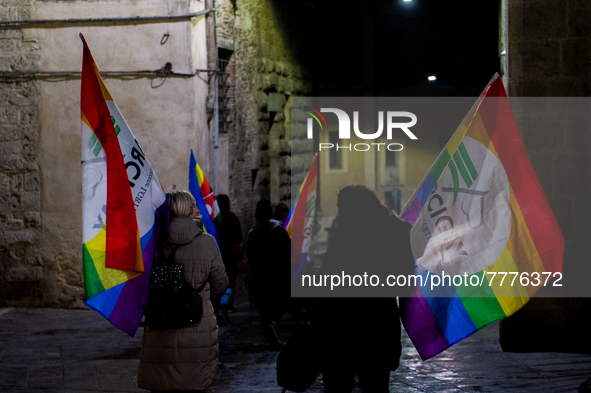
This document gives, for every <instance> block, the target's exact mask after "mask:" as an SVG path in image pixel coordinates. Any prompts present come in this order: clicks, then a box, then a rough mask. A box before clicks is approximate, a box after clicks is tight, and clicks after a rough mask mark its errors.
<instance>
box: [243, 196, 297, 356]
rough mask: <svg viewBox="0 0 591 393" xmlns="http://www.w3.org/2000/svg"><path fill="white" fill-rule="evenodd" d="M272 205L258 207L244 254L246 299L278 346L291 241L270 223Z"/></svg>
mask: <svg viewBox="0 0 591 393" xmlns="http://www.w3.org/2000/svg"><path fill="white" fill-rule="evenodd" d="M272 218H273V209H272V208H271V202H269V200H267V199H261V200H260V201H259V202H258V203H257V207H256V212H255V220H256V223H255V224H254V226H253V227H252V228H251V229H250V231H249V232H248V238H247V241H246V254H247V257H248V262H249V263H250V268H251V279H250V287H249V297H250V300H251V302H252V303H254V305H255V306H256V307H257V308H258V309H259V312H260V315H261V322H262V324H263V329H264V332H265V337H266V339H267V342H268V343H269V344H270V345H271V346H276V345H277V344H278V338H277V332H276V330H275V325H276V323H277V322H278V321H279V319H280V318H281V315H282V314H283V312H284V311H285V308H286V307H287V306H288V304H289V299H290V297H291V281H290V280H291V265H290V259H291V239H290V238H289V235H288V234H287V231H286V230H285V228H283V225H282V224H281V222H279V221H277V220H273V219H272Z"/></svg>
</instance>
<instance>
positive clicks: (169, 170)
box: [0, 0, 212, 307]
mask: <svg viewBox="0 0 591 393" xmlns="http://www.w3.org/2000/svg"><path fill="white" fill-rule="evenodd" d="M16 3H17V2H15V4H16ZM12 8H15V9H17V10H18V12H17V13H15V12H16V11H10V14H9V15H2V14H0V16H2V17H3V18H4V19H10V20H14V19H17V17H19V18H29V17H30V18H33V19H54V18H59V19H63V18H85V17H95V18H100V17H114V16H117V17H126V16H138V15H178V14H185V13H188V12H194V11H199V10H201V9H203V3H202V2H199V1H175V0H170V1H155V0H153V1H143V2H135V1H126V0H122V1H118V2H112V1H96V2H86V1H68V2H54V3H49V2H32V1H28V2H26V1H21V2H20V3H19V4H18V7H16V6H15V7H12ZM12 8H10V9H12ZM0 9H1V8H0ZM204 25H205V17H203V16H202V17H197V18H194V19H193V20H191V21H189V20H175V21H168V22H166V23H138V24H135V23H130V22H113V23H106V24H102V23H95V24H92V25H88V24H80V25H66V24H60V25H35V26H30V27H26V28H23V29H16V30H14V29H13V30H4V29H1V30H0V37H1V38H0V41H1V44H0V69H1V70H2V71H15V70H16V71H23V70H40V71H80V68H81V62H82V45H81V42H80V39H79V38H78V32H82V33H83V34H84V35H85V38H86V40H87V42H88V44H89V46H90V49H91V51H92V53H93V56H94V59H95V62H96V64H97V66H98V68H99V70H101V71H135V70H155V69H158V68H161V67H163V66H164V64H165V63H166V62H171V63H172V64H173V71H176V72H183V73H189V72H193V71H194V70H195V69H205V68H207V52H206V48H205V26H204ZM165 34H168V38H166V37H165ZM105 84H106V86H107V88H108V89H109V90H110V92H111V95H112V96H113V98H114V99H115V101H116V103H117V104H118V106H119V108H120V109H121V112H122V113H123V115H124V117H125V118H126V120H127V122H128V124H129V125H130V127H131V129H132V131H133V132H134V134H135V136H136V138H137V139H138V141H139V143H140V144H141V146H142V148H143V150H144V152H145V153H146V156H147V158H148V159H149V161H150V163H151V164H152V166H153V168H154V170H155V173H156V175H157V176H158V178H159V180H160V182H161V183H162V185H163V187H164V188H165V189H171V188H173V187H176V188H182V189H186V188H187V187H188V185H187V182H188V181H187V173H188V161H189V149H190V148H192V149H193V151H194V152H195V155H196V157H197V160H198V161H199V162H200V163H201V165H202V167H203V169H204V171H209V169H210V168H209V165H208V163H209V154H210V152H211V150H212V149H211V135H210V132H209V128H208V124H207V121H206V100H207V88H208V78H207V74H206V73H205V74H199V75H198V76H196V77H193V78H186V79H184V78H166V79H163V78H155V79H153V78H145V77H138V78H105ZM0 86H1V88H2V90H1V93H0V94H2V100H1V102H0V108H1V109H0V122H1V123H0V124H1V127H2V128H1V131H0V138H1V139H0V149H2V153H1V154H0V192H1V193H2V197H1V202H0V203H1V204H2V209H1V211H2V213H0V214H1V217H0V220H1V221H0V222H1V223H2V227H1V229H0V250H1V251H0V258H1V263H0V288H2V289H0V305H14V306H67V307H70V306H79V305H82V292H83V290H82V263H81V261H82V256H81V220H82V211H81V171H80V143H81V142H80V109H79V108H80V101H79V100H80V99H79V97H80V79H79V77H78V78H37V79H36V80H30V79H29V80H27V81H20V82H15V81H10V82H5V81H3V82H2V83H1V85H0Z"/></svg>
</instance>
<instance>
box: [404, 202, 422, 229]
mask: <svg viewBox="0 0 591 393" xmlns="http://www.w3.org/2000/svg"><path fill="white" fill-rule="evenodd" d="M423 206H424V205H423V204H422V203H421V201H419V200H418V199H415V200H414V201H412V204H411V205H410V207H409V208H408V210H407V211H406V213H404V216H402V219H403V220H404V221H406V222H408V223H409V224H410V225H414V224H415V222H416V221H417V218H418V217H419V214H421V210H423Z"/></svg>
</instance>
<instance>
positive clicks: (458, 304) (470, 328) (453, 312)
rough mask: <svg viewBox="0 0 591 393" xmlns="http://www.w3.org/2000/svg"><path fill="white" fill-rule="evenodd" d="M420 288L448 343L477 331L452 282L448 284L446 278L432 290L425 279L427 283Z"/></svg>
mask: <svg viewBox="0 0 591 393" xmlns="http://www.w3.org/2000/svg"><path fill="white" fill-rule="evenodd" d="M423 276H424V275H423ZM430 276H431V277H429V278H430V279H432V278H433V277H432V276H433V274H432V273H431V274H430ZM440 277H441V276H440ZM421 288H422V290H423V294H424V295H425V298H426V300H427V303H429V306H430V307H431V310H433V314H435V317H436V318H437V323H438V324H439V327H440V328H441V330H442V331H443V334H444V335H445V338H446V339H447V341H448V342H449V344H450V345H453V344H455V343H457V342H459V341H461V340H463V339H465V338H466V337H468V336H470V335H471V334H473V333H475V332H476V331H478V329H476V326H475V325H474V323H473V322H472V318H470V315H469V314H468V312H467V311H466V308H465V307H464V303H462V300H461V299H460V298H459V297H458V294H457V292H456V289H455V287H454V286H453V284H452V285H449V283H448V280H447V279H446V280H445V285H439V286H434V287H433V290H431V281H427V285H425V286H423V287H421ZM433 296H437V297H433Z"/></svg>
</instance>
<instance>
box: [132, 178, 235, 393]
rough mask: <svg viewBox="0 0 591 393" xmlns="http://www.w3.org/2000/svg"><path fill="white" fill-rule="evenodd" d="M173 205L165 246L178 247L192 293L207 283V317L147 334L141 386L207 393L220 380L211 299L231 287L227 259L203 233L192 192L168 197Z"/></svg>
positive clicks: (139, 380) (147, 329)
mask: <svg viewBox="0 0 591 393" xmlns="http://www.w3.org/2000/svg"><path fill="white" fill-rule="evenodd" d="M166 200H167V202H168V203H169V205H170V214H171V221H170V233H169V235H168V237H167V238H166V242H168V243H171V244H173V245H177V246H179V247H178V249H177V251H176V255H175V261H176V262H177V263H182V264H183V265H184V274H185V279H186V281H187V283H188V284H189V285H191V286H192V287H193V288H199V287H200V286H201V285H202V284H203V283H204V282H206V281H207V284H206V285H205V287H204V289H203V291H202V292H201V297H202V298H203V315H202V317H201V320H200V321H199V322H198V323H196V324H193V325H189V326H186V327H183V328H180V329H169V330H151V329H150V328H149V327H148V326H146V327H145V328H144V335H143V337H142V349H141V352H140V366H139V373H138V385H139V387H140V388H142V389H147V390H151V391H152V392H168V391H174V392H193V393H198V392H202V393H204V392H205V389H206V388H207V387H208V386H209V385H211V384H212V383H213V382H214V381H215V380H216V379H217V377H218V375H219V371H218V353H219V346H218V330H217V325H216V319H215V316H214V312H213V306H212V304H211V301H210V297H211V296H218V297H219V296H221V295H223V294H224V292H225V291H226V288H227V287H228V277H227V276H226V272H225V268H224V264H223V262H222V257H221V255H220V252H219V249H218V247H217V243H216V240H215V238H214V237H212V236H210V235H208V234H206V233H203V221H202V220H201V218H200V213H199V210H198V209H197V207H196V206H195V198H193V195H191V193H189V192H188V191H178V190H177V191H172V192H169V193H167V194H166Z"/></svg>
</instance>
